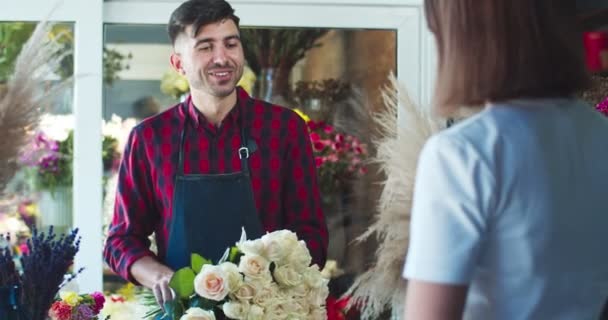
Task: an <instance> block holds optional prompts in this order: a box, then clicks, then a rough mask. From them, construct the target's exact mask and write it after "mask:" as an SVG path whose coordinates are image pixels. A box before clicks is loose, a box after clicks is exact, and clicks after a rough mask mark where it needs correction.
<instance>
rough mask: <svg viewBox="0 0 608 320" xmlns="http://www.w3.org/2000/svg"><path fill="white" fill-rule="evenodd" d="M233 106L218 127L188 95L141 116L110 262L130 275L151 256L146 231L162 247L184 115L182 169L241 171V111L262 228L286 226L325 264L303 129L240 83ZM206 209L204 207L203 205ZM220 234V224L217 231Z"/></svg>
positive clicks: (128, 152) (129, 150)
mask: <svg viewBox="0 0 608 320" xmlns="http://www.w3.org/2000/svg"><path fill="white" fill-rule="evenodd" d="M237 96H238V99H237V105H236V107H234V108H233V109H232V110H231V111H230V113H229V114H228V115H227V116H226V118H225V119H224V121H223V122H222V125H221V127H220V128H219V129H218V128H217V127H215V126H214V125H212V124H210V123H209V122H207V121H206V119H205V118H204V116H203V115H202V114H201V113H200V111H198V109H196V107H195V106H194V105H193V104H192V102H191V100H190V99H188V100H187V101H186V105H187V106H188V107H187V108H184V107H181V105H180V104H178V105H177V106H174V107H172V108H171V109H169V110H167V111H165V112H163V113H161V114H159V115H156V116H154V117H152V118H149V119H146V120H144V121H143V122H142V123H140V124H139V125H137V126H136V127H135V128H134V129H133V130H132V132H131V134H130V136H129V140H128V142H127V146H126V148H125V152H124V155H123V159H122V162H121V165H120V169H119V177H118V191H117V194H116V202H115V208H114V218H113V220H112V224H111V225H110V229H109V234H108V239H107V242H106V245H105V249H104V258H105V261H106V262H107V263H108V264H109V266H110V267H111V268H112V269H113V270H114V271H115V272H117V273H118V274H120V275H121V276H122V277H123V278H125V279H128V280H130V281H132V282H135V280H134V279H133V278H132V277H131V275H130V273H129V268H130V266H131V265H132V264H133V262H135V261H136V260H138V259H140V258H142V257H145V256H154V253H152V252H151V251H150V249H149V246H150V242H149V241H148V236H149V235H150V234H152V233H153V232H155V236H156V243H157V246H158V256H159V257H164V256H165V253H166V250H167V247H166V246H167V240H168V230H169V222H170V219H171V214H172V199H173V186H174V180H175V174H176V168H177V162H178V152H179V139H180V133H181V131H182V128H183V127H184V120H185V117H189V119H190V120H189V126H188V128H187V130H186V133H187V134H186V139H185V143H184V173H186V174H190V173H199V174H218V173H229V172H235V171H240V170H241V162H240V159H239V157H238V153H237V150H238V148H239V147H240V145H241V137H240V129H239V117H241V116H242V117H244V118H243V120H244V125H245V126H246V127H247V128H249V136H250V137H252V138H253V139H254V140H255V141H256V143H257V145H258V150H257V151H255V152H253V153H252V154H251V156H250V158H249V163H250V167H251V183H252V186H253V193H254V198H255V203H256V207H257V209H258V213H259V216H260V220H261V222H262V225H263V226H264V229H265V230H266V231H273V230H277V229H289V230H292V231H294V232H296V233H297V234H298V237H299V238H300V239H303V240H304V241H306V243H307V244H308V248H309V249H310V252H311V255H312V256H313V261H314V263H317V264H318V265H319V266H320V267H323V265H324V264H325V258H326V252H327V238H328V236H327V226H326V224H325V218H324V217H323V213H322V211H321V202H320V197H319V188H318V186H317V177H316V171H315V170H316V169H315V164H314V160H313V154H312V147H311V143H310V140H309V136H308V132H307V127H306V125H305V123H304V121H303V120H302V119H300V117H299V116H298V115H297V114H296V113H295V112H292V111H291V110H289V109H286V108H282V107H279V106H274V105H271V104H268V103H266V102H263V101H259V100H253V104H252V106H251V105H250V104H249V102H250V101H252V98H250V97H249V95H248V94H247V93H246V92H245V91H244V90H243V89H241V88H237ZM201 209H204V208H201ZM218 232H221V230H218Z"/></svg>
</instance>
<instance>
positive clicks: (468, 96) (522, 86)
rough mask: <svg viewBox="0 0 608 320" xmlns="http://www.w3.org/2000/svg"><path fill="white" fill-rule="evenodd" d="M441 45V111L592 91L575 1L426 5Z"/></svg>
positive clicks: (442, 0)
mask: <svg viewBox="0 0 608 320" xmlns="http://www.w3.org/2000/svg"><path fill="white" fill-rule="evenodd" d="M424 4H425V12H426V18H427V23H428V26H429V28H430V29H431V31H432V32H433V33H434V34H435V36H436V40H437V49H438V53H439V66H438V75H437V82H436V87H435V100H434V104H435V105H436V106H437V108H438V111H439V112H440V113H441V114H444V115H448V114H450V113H451V112H452V111H454V110H455V109H456V108H458V107H461V106H480V105H483V104H484V103H486V102H490V101H491V102H496V101H504V100H508V99H514V98H535V97H557V96H568V95H571V94H573V93H575V92H576V91H578V90H580V89H583V88H585V87H587V86H588V84H589V75H588V73H587V71H586V68H585V64H584V60H583V52H582V40H581V37H580V36H579V33H578V32H577V28H576V25H575V19H574V12H575V10H574V1H571V0H425V2H424Z"/></svg>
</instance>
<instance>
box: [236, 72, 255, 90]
mask: <svg viewBox="0 0 608 320" xmlns="http://www.w3.org/2000/svg"><path fill="white" fill-rule="evenodd" d="M255 80H256V76H255V73H253V71H252V70H251V68H249V67H248V66H245V69H244V70H243V75H242V76H241V79H240V80H239V82H238V83H237V84H236V85H237V86H241V87H242V88H243V89H245V91H247V93H249V94H250V95H251V94H252V92H253V86H254V85H255Z"/></svg>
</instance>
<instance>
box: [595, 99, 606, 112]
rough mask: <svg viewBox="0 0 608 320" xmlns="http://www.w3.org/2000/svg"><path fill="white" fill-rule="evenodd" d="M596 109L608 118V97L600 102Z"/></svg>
mask: <svg viewBox="0 0 608 320" xmlns="http://www.w3.org/2000/svg"><path fill="white" fill-rule="evenodd" d="M595 109H596V110H597V111H599V112H601V113H603V114H604V115H605V116H607V117H608V97H606V99H604V101H602V102H600V103H599V104H598V105H597V106H596V107H595Z"/></svg>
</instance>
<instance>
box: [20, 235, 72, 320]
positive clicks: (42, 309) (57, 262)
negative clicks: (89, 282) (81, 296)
mask: <svg viewBox="0 0 608 320" xmlns="http://www.w3.org/2000/svg"><path fill="white" fill-rule="evenodd" d="M27 246H28V249H29V253H28V254H26V255H24V256H23V257H22V258H21V264H22V265H23V275H22V279H21V280H22V281H21V283H22V294H23V301H22V304H23V306H24V307H25V308H24V309H26V310H25V311H26V312H27V313H28V314H27V319H29V320H43V319H45V318H46V316H47V312H48V310H49V308H50V307H51V305H52V304H53V301H54V299H55V296H56V295H57V292H58V291H59V289H60V288H61V287H62V286H63V285H64V284H65V283H67V282H69V281H70V280H72V279H73V278H74V277H76V275H77V274H79V273H80V272H81V271H82V269H80V270H78V272H76V273H75V274H74V275H72V276H71V277H70V278H68V279H65V277H64V276H65V274H66V273H67V272H68V269H69V268H70V266H71V265H72V263H73V261H74V256H76V253H77V252H78V249H79V247H80V237H79V236H78V229H74V230H73V231H72V232H70V233H69V234H67V235H62V236H60V237H59V238H57V235H56V234H55V233H54V231H53V227H52V226H51V227H50V228H49V231H48V234H45V233H44V232H40V233H39V232H38V231H37V230H36V229H34V230H33V235H32V238H31V239H29V240H28V241H27Z"/></svg>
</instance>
